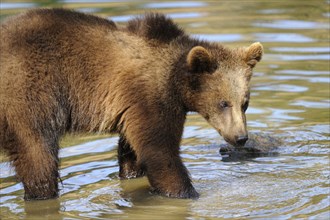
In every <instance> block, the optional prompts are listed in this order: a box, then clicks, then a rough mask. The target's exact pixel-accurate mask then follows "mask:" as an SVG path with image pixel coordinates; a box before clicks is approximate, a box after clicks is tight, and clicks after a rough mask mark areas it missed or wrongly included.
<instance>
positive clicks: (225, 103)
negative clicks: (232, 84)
mask: <svg viewBox="0 0 330 220" xmlns="http://www.w3.org/2000/svg"><path fill="white" fill-rule="evenodd" d="M219 107H220V109H225V108H229V107H230V105H229V102H226V101H221V102H220V103H219Z"/></svg>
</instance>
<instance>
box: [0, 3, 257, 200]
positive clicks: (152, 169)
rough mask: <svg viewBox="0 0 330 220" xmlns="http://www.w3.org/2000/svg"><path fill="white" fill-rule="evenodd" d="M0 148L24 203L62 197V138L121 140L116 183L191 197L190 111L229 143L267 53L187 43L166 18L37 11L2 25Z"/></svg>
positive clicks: (239, 130)
mask: <svg viewBox="0 0 330 220" xmlns="http://www.w3.org/2000/svg"><path fill="white" fill-rule="evenodd" d="M0 43H1V44H0V50H1V58H0V66H1V68H0V79H1V80H0V148H1V149H3V150H5V152H6V153H8V155H9V157H10V160H11V161H12V164H13V166H14V167H15V170H16V173H17V177H18V178H19V180H20V181H22V182H23V185H24V189H25V199H26V200H32V199H49V198H55V197H57V196H58V178H59V173H58V166H59V158H58V150H59V146H58V142H59V139H60V137H61V136H62V135H63V134H64V133H66V132H117V133H119V134H120V141H119V146H118V159H119V165H120V174H119V175H120V177H122V178H132V177H138V176H142V175H144V174H146V175H147V177H148V179H149V182H150V185H151V186H152V188H153V191H154V192H156V193H159V194H162V195H166V196H170V197H179V198H196V197H198V193H197V192H196V191H195V189H194V187H193V186H192V183H191V179H190V177H189V174H188V172H187V170H186V168H185V167H184V165H183V163H182V161H181V158H180V155H179V146H180V140H181V136H182V132H183V125H184V122H185V117H186V113H187V112H188V111H197V112H199V113H200V114H201V115H202V116H204V117H205V118H206V120H208V121H209V122H210V124H211V125H213V126H214V127H215V129H217V130H218V131H219V133H221V134H222V135H223V136H224V138H225V139H226V140H227V141H228V142H230V143H233V144H237V145H239V144H240V145H241V144H244V143H245V141H246V140H245V141H244V140H243V141H242V137H243V139H244V138H245V139H247V132H246V122H245V114H244V111H245V110H246V108H247V104H248V100H249V89H248V82H249V79H250V77H251V75H252V67H254V65H255V64H256V62H258V61H259V60H260V59H261V56H262V46H261V45H260V44H259V43H255V44H253V45H251V46H250V47H248V48H238V49H228V48H226V47H224V46H222V45H219V44H215V43H208V42H203V41H199V40H196V39H192V38H190V37H189V36H188V35H186V34H185V33H184V32H183V30H181V29H180V28H178V26H177V25H176V24H174V23H173V21H172V20H170V19H168V18H166V17H165V16H164V15H162V14H147V15H145V16H142V17H139V18H136V19H133V20H132V21H129V22H128V25H127V26H126V27H124V28H119V27H117V26H116V25H115V24H114V23H113V22H111V21H108V20H105V19H102V18H99V17H95V16H92V15H86V14H83V13H79V12H73V11H68V10H64V9H35V10H31V11H28V12H27V13H25V14H22V15H19V16H16V17H12V18H9V19H8V20H7V21H5V22H3V23H2V24H1V36H0Z"/></svg>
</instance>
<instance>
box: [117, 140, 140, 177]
mask: <svg viewBox="0 0 330 220" xmlns="http://www.w3.org/2000/svg"><path fill="white" fill-rule="evenodd" d="M118 162H119V177H120V178H122V179H131V178H137V177H141V176H143V175H144V171H143V170H142V169H141V167H140V166H138V165H137V162H136V155H135V152H134V150H133V149H132V148H131V146H130V144H129V143H128V142H127V140H126V139H125V138H124V137H123V136H122V135H121V136H120V138H119V142H118Z"/></svg>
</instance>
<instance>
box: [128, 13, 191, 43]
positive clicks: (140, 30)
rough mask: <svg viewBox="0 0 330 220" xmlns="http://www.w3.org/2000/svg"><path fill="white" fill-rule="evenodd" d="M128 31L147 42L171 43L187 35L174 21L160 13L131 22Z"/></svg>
mask: <svg viewBox="0 0 330 220" xmlns="http://www.w3.org/2000/svg"><path fill="white" fill-rule="evenodd" d="M127 31H128V32H131V33H134V34H136V35H138V36H141V37H143V38H146V39H147V40H157V41H159V42H163V43H169V42H171V41H173V40H175V39H177V38H179V37H182V36H184V35H185V33H184V31H183V30H182V29H181V28H179V27H178V25H176V24H175V23H174V22H173V20H172V19H170V18H168V17H166V16H165V15H164V14H160V13H146V14H145V15H143V16H139V17H136V18H134V19H132V20H130V21H129V22H128V24H127Z"/></svg>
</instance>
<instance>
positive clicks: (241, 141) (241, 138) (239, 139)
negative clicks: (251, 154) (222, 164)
mask: <svg viewBox="0 0 330 220" xmlns="http://www.w3.org/2000/svg"><path fill="white" fill-rule="evenodd" d="M248 139H249V137H248V136H247V135H241V136H238V137H237V139H236V143H237V145H239V146H244V144H245V143H246V141H247V140H248Z"/></svg>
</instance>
